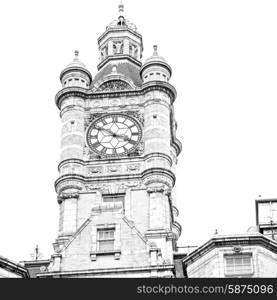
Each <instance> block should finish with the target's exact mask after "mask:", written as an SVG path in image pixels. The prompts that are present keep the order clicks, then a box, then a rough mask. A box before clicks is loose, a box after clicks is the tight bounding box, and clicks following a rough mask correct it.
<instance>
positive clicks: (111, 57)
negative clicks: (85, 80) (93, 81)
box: [97, 54, 142, 71]
mask: <svg viewBox="0 0 277 300" xmlns="http://www.w3.org/2000/svg"><path fill="white" fill-rule="evenodd" d="M123 59H127V60H129V61H130V62H132V63H133V64H135V65H136V66H137V67H139V68H140V67H141V66H142V62H141V61H140V60H138V59H136V58H134V57H133V56H131V55H129V54H116V55H108V56H107V57H106V58H105V59H104V60H102V61H101V62H100V63H99V64H98V65H97V70H98V71H100V70H101V69H102V68H103V67H104V66H105V65H106V64H107V63H108V62H109V61H113V60H123Z"/></svg>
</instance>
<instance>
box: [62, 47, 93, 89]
mask: <svg viewBox="0 0 277 300" xmlns="http://www.w3.org/2000/svg"><path fill="white" fill-rule="evenodd" d="M74 54H75V56H74V59H73V61H72V62H71V63H69V64H68V65H67V66H66V67H65V69H64V70H63V71H62V72H61V75H60V80H61V83H62V86H63V88H67V87H82V88H87V89H88V88H89V87H90V84H91V81H92V76H91V74H90V72H89V71H88V69H87V68H86V66H85V65H84V63H82V62H81V61H80V60H79V57H78V56H79V51H77V50H76V51H75V52H74Z"/></svg>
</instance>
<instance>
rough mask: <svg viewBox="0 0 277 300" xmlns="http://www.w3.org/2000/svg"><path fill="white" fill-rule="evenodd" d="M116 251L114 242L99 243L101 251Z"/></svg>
mask: <svg viewBox="0 0 277 300" xmlns="http://www.w3.org/2000/svg"><path fill="white" fill-rule="evenodd" d="M112 250H114V241H113V240H111V241H99V251H112Z"/></svg>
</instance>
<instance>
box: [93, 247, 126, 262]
mask: <svg viewBox="0 0 277 300" xmlns="http://www.w3.org/2000/svg"><path fill="white" fill-rule="evenodd" d="M99 255H114V259H120V255H121V250H120V249H118V250H109V251H91V252H90V259H91V260H92V261H95V260H96V259H97V256H99Z"/></svg>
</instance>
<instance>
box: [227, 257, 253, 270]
mask: <svg viewBox="0 0 277 300" xmlns="http://www.w3.org/2000/svg"><path fill="white" fill-rule="evenodd" d="M225 266H226V273H227V274H237V275H239V274H249V273H251V272H252V260H251V255H233V256H226V257H225Z"/></svg>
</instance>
